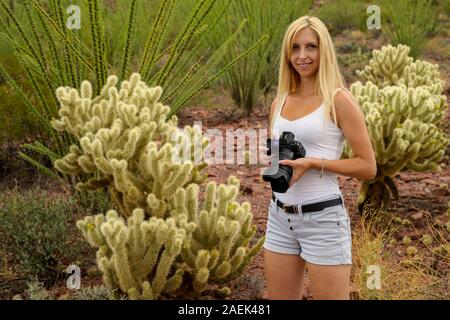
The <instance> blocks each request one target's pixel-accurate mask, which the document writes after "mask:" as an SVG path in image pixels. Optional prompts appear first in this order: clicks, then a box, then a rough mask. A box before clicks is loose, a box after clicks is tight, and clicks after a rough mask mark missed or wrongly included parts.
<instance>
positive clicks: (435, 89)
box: [344, 45, 449, 211]
mask: <svg viewBox="0 0 450 320" xmlns="http://www.w3.org/2000/svg"><path fill="white" fill-rule="evenodd" d="M408 53H409V48H408V47H407V46H404V45H398V46H396V47H393V46H391V45H388V46H384V47H382V48H381V50H374V51H373V57H372V59H371V60H370V62H369V65H368V66H366V67H365V69H364V70H362V71H357V75H358V76H359V77H361V79H363V80H364V81H366V82H365V83H364V84H363V83H361V82H360V81H357V82H356V83H354V84H352V85H351V87H350V90H351V92H352V94H353V95H354V96H355V97H356V99H357V101H358V104H359V105H360V106H361V107H362V110H363V112H364V113H365V116H366V124H367V128H368V131H369V135H370V138H371V141H372V145H373V147H374V151H375V156H376V160H377V169H378V170H377V175H376V177H375V179H374V180H370V181H363V182H362V187H361V191H360V194H359V197H358V205H359V209H360V211H362V210H363V207H364V204H365V203H366V201H368V200H371V201H372V202H373V203H374V204H375V206H376V207H378V208H379V207H388V206H389V204H390V201H391V196H392V195H393V196H394V197H395V199H398V197H399V192H398V189H397V186H396V185H395V182H394V177H395V176H396V175H397V174H398V173H399V172H400V171H402V170H406V169H410V170H414V171H429V170H441V167H440V166H439V162H440V161H441V160H442V158H443V156H444V153H445V148H446V146H447V144H448V143H449V140H448V138H447V137H446V135H445V133H444V132H443V131H442V130H441V129H440V126H441V124H442V123H441V121H442V119H443V116H444V115H445V112H446V111H447V108H448V106H447V104H446V97H445V95H443V94H442V92H443V86H444V81H443V80H442V79H441V76H440V74H439V70H438V65H436V64H431V63H429V62H426V61H422V60H416V61H414V60H413V58H411V57H409V56H408ZM344 155H345V156H347V157H350V156H351V155H352V151H351V149H350V148H349V146H348V144H347V143H345V145H344Z"/></svg>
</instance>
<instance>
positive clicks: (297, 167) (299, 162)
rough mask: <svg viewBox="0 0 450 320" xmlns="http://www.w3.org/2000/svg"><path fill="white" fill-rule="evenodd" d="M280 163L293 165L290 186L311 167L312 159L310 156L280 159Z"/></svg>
mask: <svg viewBox="0 0 450 320" xmlns="http://www.w3.org/2000/svg"><path fill="white" fill-rule="evenodd" d="M279 163H280V164H282V165H286V166H289V167H291V168H292V169H293V170H292V171H293V172H292V177H291V181H290V182H289V188H290V187H291V186H292V185H293V184H294V183H296V182H297V181H298V179H300V177H301V176H302V175H303V174H304V173H305V172H306V170H308V169H310V168H311V161H310V159H308V158H298V159H295V160H280V161H279Z"/></svg>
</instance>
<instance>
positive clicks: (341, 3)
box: [314, 0, 367, 35]
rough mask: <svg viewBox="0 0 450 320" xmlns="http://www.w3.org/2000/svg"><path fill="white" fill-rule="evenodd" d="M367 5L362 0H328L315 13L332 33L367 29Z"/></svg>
mask: <svg viewBox="0 0 450 320" xmlns="http://www.w3.org/2000/svg"><path fill="white" fill-rule="evenodd" d="M366 7H367V5H366V4H365V3H364V1H361V0H334V1H326V2H324V3H322V5H321V6H320V7H319V8H318V9H317V11H316V12H314V14H315V15H316V16H317V17H318V18H319V19H320V20H322V21H323V23H325V25H326V26H327V28H328V31H329V32H330V34H332V35H336V34H339V33H342V32H343V31H344V30H348V29H352V30H361V31H365V30H366V29H367V27H366V19H367V14H366Z"/></svg>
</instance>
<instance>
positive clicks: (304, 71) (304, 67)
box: [290, 28, 319, 77]
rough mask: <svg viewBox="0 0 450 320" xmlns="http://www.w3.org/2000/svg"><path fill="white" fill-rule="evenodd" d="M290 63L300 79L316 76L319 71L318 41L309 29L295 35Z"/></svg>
mask: <svg viewBox="0 0 450 320" xmlns="http://www.w3.org/2000/svg"><path fill="white" fill-rule="evenodd" d="M290 61H291V64H292V67H293V68H294V69H295V70H296V71H297V72H298V73H299V74H300V76H301V77H311V76H315V75H316V73H317V71H318V70H319V39H318V38H317V36H316V34H315V33H314V31H313V30H312V29H311V28H305V29H303V30H300V31H299V32H297V34H296V35H295V37H294V39H293V43H292V52H291V59H290Z"/></svg>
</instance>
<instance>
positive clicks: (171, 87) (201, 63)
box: [0, 0, 260, 177]
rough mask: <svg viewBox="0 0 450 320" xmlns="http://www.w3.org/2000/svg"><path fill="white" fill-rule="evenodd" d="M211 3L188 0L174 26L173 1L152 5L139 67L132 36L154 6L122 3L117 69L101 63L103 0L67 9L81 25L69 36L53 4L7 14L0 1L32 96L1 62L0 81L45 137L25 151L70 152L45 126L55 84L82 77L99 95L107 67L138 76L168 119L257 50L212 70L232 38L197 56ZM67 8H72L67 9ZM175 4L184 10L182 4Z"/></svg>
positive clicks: (0, 29) (66, 140)
mask: <svg viewBox="0 0 450 320" xmlns="http://www.w3.org/2000/svg"><path fill="white" fill-rule="evenodd" d="M229 1H230V0H226V2H229ZM216 2H217V0H201V1H197V2H196V3H193V2H192V1H191V2H189V4H192V7H191V14H190V15H189V16H188V18H187V19H186V20H185V24H184V25H182V27H180V26H179V22H178V21H177V23H174V22H173V21H171V20H172V17H173V15H174V14H175V13H174V12H175V10H176V9H177V7H176V1H175V0H161V1H159V7H158V8H157V14H156V16H155V19H154V20H153V23H152V24H151V25H150V27H149V30H148V36H147V37H146V38H147V40H146V41H144V42H145V46H144V49H143V52H142V53H139V54H138V55H139V57H135V58H138V59H137V60H139V63H138V66H135V65H133V64H132V60H131V53H132V52H133V48H134V47H135V45H136V32H137V29H138V28H139V31H140V32H142V30H141V29H142V28H146V26H147V24H146V25H140V26H138V25H137V21H140V20H139V19H138V17H139V16H141V17H142V16H145V14H146V10H143V9H146V8H147V9H149V10H150V9H151V10H153V9H154V8H155V2H154V1H152V2H151V3H150V1H146V0H132V1H127V2H126V3H128V7H127V8H126V9H127V11H128V14H127V17H128V19H127V21H126V23H125V24H124V25H125V26H126V30H127V32H126V37H125V38H124V44H123V46H122V47H123V50H120V51H121V53H122V55H121V56H122V58H121V59H120V60H121V61H120V65H119V66H116V65H112V64H111V62H110V61H108V60H107V52H110V51H111V50H110V48H109V46H110V45H111V42H114V43H115V39H106V33H105V32H106V30H105V19H107V18H108V17H107V16H103V15H102V13H103V12H105V10H104V9H105V8H104V6H105V4H104V2H103V1H100V0H90V1H79V2H76V3H74V4H76V5H78V6H79V7H80V11H81V17H80V19H81V22H82V23H83V26H82V27H81V29H80V30H77V29H73V30H72V29H70V30H69V29H68V28H67V26H66V21H65V19H66V17H67V15H66V11H67V7H64V5H63V3H62V2H61V1H59V0H48V1H46V2H40V1H37V0H30V1H20V2H19V1H17V3H16V8H15V9H16V10H15V11H12V10H11V8H10V6H8V4H7V3H6V2H5V0H0V37H1V38H2V39H3V40H5V41H7V42H8V43H9V44H10V45H11V46H12V47H13V48H14V49H15V54H16V56H17V58H18V59H19V60H20V62H21V65H22V66H23V67H24V68H25V70H26V72H27V75H28V78H29V80H30V82H31V83H32V89H33V92H32V94H31V95H30V94H28V93H27V92H26V91H25V90H24V89H23V88H22V87H21V86H20V85H18V84H17V82H16V81H15V80H14V77H13V76H12V75H11V74H10V72H8V71H7V70H8V68H7V67H6V66H2V65H1V64H0V77H2V78H5V79H6V80H7V81H8V83H9V84H10V85H11V87H12V88H13V89H14V90H15V91H16V92H17V94H18V97H19V99H20V100H21V101H22V102H23V103H24V105H25V107H26V108H27V109H28V111H29V112H31V113H32V114H33V115H34V116H35V118H36V120H37V121H39V122H40V123H41V124H42V127H43V128H44V132H46V134H47V136H48V139H45V143H38V142H37V143H34V144H26V145H24V147H26V148H28V149H29V150H32V151H33V152H38V153H41V154H43V155H45V156H47V157H49V158H50V160H52V161H54V160H55V159H56V158H58V157H60V156H62V155H64V154H66V153H67V151H68V148H69V146H70V145H72V144H73V143H74V138H73V137H72V136H71V135H70V134H67V133H65V134H64V135H57V134H56V133H55V131H54V130H53V128H52V126H51V125H50V120H51V118H52V117H53V116H55V115H56V112H57V107H58V101H57V100H56V99H55V96H54V92H55V90H56V89H57V88H58V87H59V86H71V87H75V86H77V85H78V84H79V83H80V82H81V79H84V78H89V79H92V80H93V81H95V86H94V88H93V91H94V93H95V94H99V93H100V90H101V89H102V87H103V86H104V85H105V81H106V76H107V73H108V72H109V71H110V70H111V69H118V70H119V72H118V73H119V76H120V77H122V78H123V77H128V76H129V75H130V74H131V72H132V71H137V70H139V72H140V73H141V74H142V76H143V79H144V80H145V81H146V82H147V83H149V84H150V85H156V84H157V85H160V86H163V87H164V88H165V92H164V96H162V97H161V99H162V101H163V102H170V106H171V110H170V112H169V114H168V116H171V115H173V114H176V113H177V112H178V111H179V110H180V109H181V108H182V107H183V106H185V105H186V104H187V103H188V102H189V101H190V99H191V98H193V97H194V96H196V95H197V94H198V93H199V92H200V91H201V90H203V89H204V88H206V87H208V86H209V85H211V84H212V83H213V82H214V81H215V80H216V79H218V78H219V77H220V76H221V75H222V74H223V73H224V72H225V71H226V70H228V69H229V68H230V67H231V66H232V65H234V64H235V63H236V62H238V61H239V60H240V59H242V58H244V57H245V56H246V55H247V54H249V53H250V52H251V51H252V50H254V49H255V48H257V47H258V46H259V45H260V43H252V44H250V45H249V47H247V48H245V50H243V52H242V53H241V54H240V55H239V56H236V57H235V59H233V60H232V61H228V62H227V64H226V65H225V66H221V67H219V68H217V66H218V63H219V62H222V61H223V56H224V54H225V50H226V49H227V48H228V47H229V46H231V45H233V42H234V41H235V40H236V37H237V32H236V33H235V34H233V35H231V36H230V37H229V38H228V39H226V40H227V41H225V42H224V43H222V44H221V45H220V46H218V47H210V48H209V51H208V52H207V53H206V54H205V53H201V52H199V49H200V48H202V47H203V48H204V47H206V45H204V44H202V43H203V42H204V39H205V37H206V36H207V34H209V33H211V32H217V28H216V27H217V23H218V21H219V19H216V20H208V21H207V18H208V16H209V15H210V13H211V10H212V8H213V7H214V6H215V5H216ZM69 4H71V3H69V2H67V3H66V5H69ZM121 5H123V3H121ZM180 5H186V2H185V3H183V4H180ZM22 9H23V10H22ZM19 11H24V12H25V13H26V17H24V18H23V19H19V17H18V14H17V12H19ZM118 14H119V13H118ZM220 17H221V15H220ZM220 17H219V18H220ZM178 29H179V30H180V31H179V32H178V33H177V32H175V34H176V37H175V39H169V38H168V37H167V34H168V31H172V33H174V32H173V31H174V30H175V31H177V30H178ZM239 31H240V30H239ZM239 31H238V32H239ZM219 32H220V30H219ZM113 36H116V35H115V34H113ZM45 49H48V50H45ZM132 69H134V70H132ZM21 156H22V157H23V158H25V159H26V160H27V161H29V162H31V163H32V164H34V165H36V166H37V167H38V168H39V169H40V170H42V171H43V172H45V173H47V174H50V175H54V176H55V177H56V173H55V172H54V171H51V170H49V168H46V167H44V166H42V165H41V164H40V163H38V162H36V161H35V160H34V159H33V158H32V157H30V156H29V155H27V154H25V153H21Z"/></svg>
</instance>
